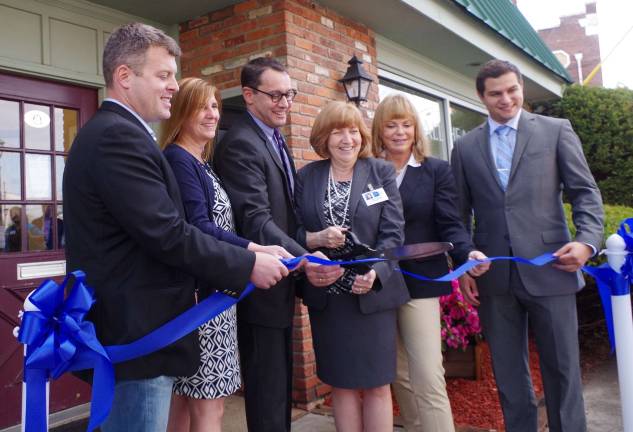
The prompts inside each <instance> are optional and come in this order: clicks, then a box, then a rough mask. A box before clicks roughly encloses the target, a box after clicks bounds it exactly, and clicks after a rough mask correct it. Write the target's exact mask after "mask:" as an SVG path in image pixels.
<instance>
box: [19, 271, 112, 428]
mask: <svg viewBox="0 0 633 432" xmlns="http://www.w3.org/2000/svg"><path fill="white" fill-rule="evenodd" d="M70 277H74V283H73V286H72V289H71V291H70V293H69V295H68V297H67V298H66V299H64V291H65V288H66V285H67V283H68V281H69V279H70ZM84 280H85V274H84V273H83V272H81V271H76V272H73V273H71V274H70V275H68V276H66V278H65V279H64V281H63V282H62V283H61V284H57V283H55V282H53V281H50V280H48V281H46V282H44V283H42V285H40V286H39V288H38V289H37V290H35V291H33V293H31V295H30V296H29V297H28V298H27V301H26V302H25V304H26V305H28V302H30V303H31V304H32V306H34V307H32V308H31V309H33V310H26V311H25V312H24V315H23V316H22V325H21V326H20V330H19V333H18V340H19V341H20V342H21V343H23V344H25V345H26V354H25V356H24V383H25V391H26V395H25V402H26V415H25V418H24V423H25V424H24V430H26V431H42V430H46V423H47V419H46V416H47V395H46V383H47V381H48V380H49V379H51V378H52V379H57V378H59V377H60V376H61V375H63V374H64V373H65V372H69V371H74V370H82V369H94V378H93V386H92V408H91V416H90V423H89V425H88V430H90V431H91V430H93V429H95V428H96V427H97V426H98V425H99V424H100V423H101V422H103V420H105V418H106V417H107V416H108V414H109V411H110V406H111V405H112V397H113V394H114V369H113V367H112V363H111V361H110V359H109V357H108V354H107V353H106V351H105V349H104V348H103V346H102V345H101V344H100V343H99V341H98V340H97V338H96V334H95V329H94V326H93V324H92V323H91V322H89V321H84V318H85V316H86V314H87V313H88V311H89V310H90V307H91V306H92V304H93V303H94V301H95V300H94V294H93V292H92V290H91V289H90V288H89V287H88V286H86V285H85V283H84ZM97 389H100V390H101V391H97Z"/></svg>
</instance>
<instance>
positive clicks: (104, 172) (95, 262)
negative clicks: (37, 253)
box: [63, 23, 288, 432]
mask: <svg viewBox="0 0 633 432" xmlns="http://www.w3.org/2000/svg"><path fill="white" fill-rule="evenodd" d="M179 54H180V49H179V48H178V45H177V44H176V42H175V41H174V40H173V39H171V38H170V37H168V36H167V35H165V34H164V33H163V32H162V31H160V30H157V29H155V28H153V27H150V26H147V25H144V24H139V23H133V24H128V25H125V26H123V27H121V28H119V29H117V30H116V31H114V32H113V33H112V35H111V36H110V38H109V39H108V42H107V44H106V46H105V49H104V53H103V72H104V78H105V81H106V86H107V90H108V98H107V99H106V100H105V101H104V102H103V104H102V105H101V107H100V108H99V110H98V111H97V113H96V114H95V116H94V117H93V118H92V119H91V120H90V121H89V122H88V123H87V124H86V125H85V126H84V127H83V128H82V129H81V130H80V131H79V134H78V135H77V138H76V139H75V141H74V143H73V146H72V148H71V150H70V154H69V156H68V160H67V163H66V170H65V172H64V181H63V189H64V215H65V218H66V258H67V266H68V269H69V271H73V270H77V269H81V270H83V271H84V272H85V273H86V276H87V282H88V284H89V285H90V286H92V287H93V288H94V289H95V296H96V303H95V305H94V307H93V309H92V310H91V312H90V317H89V318H90V320H91V321H93V322H94V324H95V327H96V331H97V337H98V338H99V340H100V341H101V343H103V344H104V345H116V344H124V343H128V342H132V341H134V340H136V339H138V338H140V337H141V336H143V335H145V334H147V333H149V332H151V331H152V330H154V329H155V328H157V327H159V326H160V325H161V324H164V323H165V322H167V321H169V320H171V319H172V318H174V317H176V316H177V315H179V314H180V313H182V312H184V311H185V310H187V309H188V308H190V307H192V306H193V305H194V303H195V294H196V291H197V290H199V289H200V290H202V291H203V292H202V294H204V293H205V292H208V291H209V290H220V291H223V292H224V293H226V294H228V295H231V296H238V295H239V293H240V292H241V291H242V290H243V289H244V287H245V285H246V284H247V283H248V282H249V280H250V281H252V282H254V283H255V284H256V285H257V286H259V287H262V288H266V287H270V286H271V285H274V284H275V283H277V282H278V281H279V280H280V279H281V278H282V277H283V276H285V275H287V274H288V272H287V270H286V268H285V267H284V266H283V265H282V264H281V263H280V262H279V260H278V259H276V258H275V257H273V256H272V255H266V254H254V253H252V252H250V251H248V250H246V249H242V248H238V247H236V246H232V245H230V244H228V243H225V242H221V241H219V240H216V239H215V238H214V237H212V236H208V235H206V234H204V233H202V232H201V231H199V230H198V229H197V228H195V227H193V226H191V225H189V224H187V223H186V222H185V219H184V210H183V206H182V202H181V197H180V192H179V188H178V183H177V182H176V179H175V178H174V175H173V173H172V171H171V168H170V167H169V164H168V163H167V161H166V160H165V158H164V157H163V155H162V153H161V152H160V150H159V149H158V146H157V145H156V143H155V140H154V138H153V132H152V130H151V128H150V127H149V126H148V124H147V122H151V121H159V120H163V119H166V118H168V117H169V116H170V99H171V97H172V95H173V94H174V93H175V92H176V91H177V90H178V85H177V83H176V80H175V74H176V56H178V55H179ZM199 356H200V353H199V347H198V344H197V338H196V334H195V332H193V333H192V334H190V335H189V336H187V337H185V338H183V339H181V340H179V341H178V342H176V343H174V344H172V345H170V346H168V347H166V348H164V349H162V350H160V351H157V352H155V353H152V354H149V355H146V356H143V357H140V358H138V359H135V360H131V361H128V362H124V363H120V364H117V365H115V373H116V386H115V396H114V402H113V406H112V411H111V413H110V416H109V417H108V419H107V420H106V421H105V423H104V424H103V425H102V427H101V428H102V430H103V431H105V432H107V431H121V430H135V431H148V432H150V431H151V432H155V431H161V430H165V428H166V425H167V416H168V412H169V401H170V398H171V386H172V381H173V378H172V377H174V376H179V375H189V374H191V373H193V372H194V371H195V369H196V367H197V366H198V363H199Z"/></svg>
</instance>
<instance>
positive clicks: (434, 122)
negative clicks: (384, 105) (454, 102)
mask: <svg viewBox="0 0 633 432" xmlns="http://www.w3.org/2000/svg"><path fill="white" fill-rule="evenodd" d="M385 84H387V82H384V83H382V84H380V85H379V86H378V93H379V96H380V99H381V100H382V99H383V98H385V97H386V96H388V95H390V94H393V93H400V94H404V95H406V96H407V97H408V98H409V100H410V101H411V102H412V103H413V106H414V107H415V108H416V110H417V111H418V116H419V118H420V122H421V123H422V129H424V133H425V134H426V136H427V138H428V139H429V142H430V144H431V155H433V156H435V157H438V158H441V159H448V147H447V143H446V134H445V133H444V124H445V122H444V119H443V118H444V116H443V110H442V101H441V100H439V99H436V98H433V97H431V96H428V95H426V94H422V93H420V92H418V91H415V90H413V89H409V88H407V87H403V86H400V85H398V84H395V83H392V82H389V83H388V85H385Z"/></svg>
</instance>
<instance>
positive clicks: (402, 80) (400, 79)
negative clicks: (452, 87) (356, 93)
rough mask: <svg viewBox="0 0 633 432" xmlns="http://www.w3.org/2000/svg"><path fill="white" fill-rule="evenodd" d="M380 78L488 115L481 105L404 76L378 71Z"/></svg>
mask: <svg viewBox="0 0 633 432" xmlns="http://www.w3.org/2000/svg"><path fill="white" fill-rule="evenodd" d="M378 77H379V78H384V79H387V80H390V81H393V82H395V83H399V84H402V85H405V86H407V87H411V88H412V89H414V90H419V91H421V92H424V93H427V94H428V95H430V96H433V97H436V98H439V99H444V100H446V101H448V102H449V103H455V104H456V105H460V106H463V107H464V108H468V109H470V110H473V111H477V112H480V113H482V114H484V115H488V112H487V111H486V109H485V108H484V107H483V105H481V104H475V103H473V102H471V101H469V100H466V99H463V98H460V97H457V96H453V95H451V94H449V93H445V92H443V91H441V90H437V89H436V88H433V87H429V86H427V85H425V84H422V83H420V82H418V81H414V80H412V79H409V78H406V77H404V76H402V75H397V74H395V73H393V72H389V71H387V70H384V69H378Z"/></svg>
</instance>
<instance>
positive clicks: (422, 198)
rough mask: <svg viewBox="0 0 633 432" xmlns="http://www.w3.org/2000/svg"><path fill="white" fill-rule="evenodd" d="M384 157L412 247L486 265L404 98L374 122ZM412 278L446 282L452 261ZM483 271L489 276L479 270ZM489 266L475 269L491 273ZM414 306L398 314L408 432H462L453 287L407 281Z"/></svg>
mask: <svg viewBox="0 0 633 432" xmlns="http://www.w3.org/2000/svg"><path fill="white" fill-rule="evenodd" d="M372 135H373V136H372V138H373V140H372V141H373V147H374V152H375V153H376V155H378V156H381V157H383V158H385V159H387V160H388V161H391V162H392V163H393V165H394V166H395V168H396V173H397V183H398V186H399V190H400V195H401V197H402V204H403V208H404V218H405V228H404V233H405V234H404V237H405V244H411V243H419V242H430V241H445V242H451V243H453V245H454V246H455V248H454V250H453V251H452V252H451V257H452V258H453V260H454V262H455V263H456V264H461V263H463V262H464V261H466V260H468V259H469V258H484V257H485V256H484V255H483V254H482V253H481V252H478V251H476V250H474V246H473V244H472V242H471V240H470V236H469V235H468V233H467V232H466V229H465V228H464V226H463V224H462V222H461V219H460V216H459V212H458V210H457V189H456V187H455V180H454V178H453V174H452V171H451V168H450V166H449V164H448V162H446V161H443V160H440V159H436V158H433V157H429V156H427V154H426V151H425V147H426V146H425V139H424V131H423V130H422V127H421V125H420V122H419V120H418V116H417V113H416V110H415V107H414V106H413V105H412V103H411V102H410V101H409V99H407V98H406V96H403V95H399V94H398V95H390V96H388V97H386V98H385V99H383V101H382V102H381V103H380V105H378V108H377V110H376V114H375V116H374V121H373V130H372ZM400 265H401V267H402V268H403V269H405V270H408V271H410V272H414V273H417V274H422V275H425V276H429V277H438V276H441V275H444V274H446V273H447V272H448V271H449V267H448V262H447V259H446V256H445V255H443V254H442V255H437V256H434V257H430V258H426V259H423V260H412V261H403V262H401V263H400ZM479 267H481V268H479ZM485 269H486V265H481V266H478V268H476V269H473V273H474V274H480V272H482V271H485ZM404 280H405V282H406V284H407V287H408V289H409V294H410V295H411V300H410V301H409V302H408V303H407V304H405V305H403V306H401V307H400V308H399V310H398V333H399V338H398V373H397V379H396V382H395V383H394V386H393V387H394V391H395V394H396V398H397V400H398V404H399V405H400V412H401V414H402V418H403V420H404V423H405V428H406V430H407V431H424V432H450V431H453V430H454V425H453V416H452V413H451V405H450V402H449V400H448V396H447V394H446V382H445V381H444V368H443V366H442V350H441V344H442V340H441V330H440V305H439V297H440V296H442V295H446V294H449V293H450V292H451V285H450V283H448V282H422V281H419V280H417V279H413V278H410V277H408V276H406V275H405V277H404Z"/></svg>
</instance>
